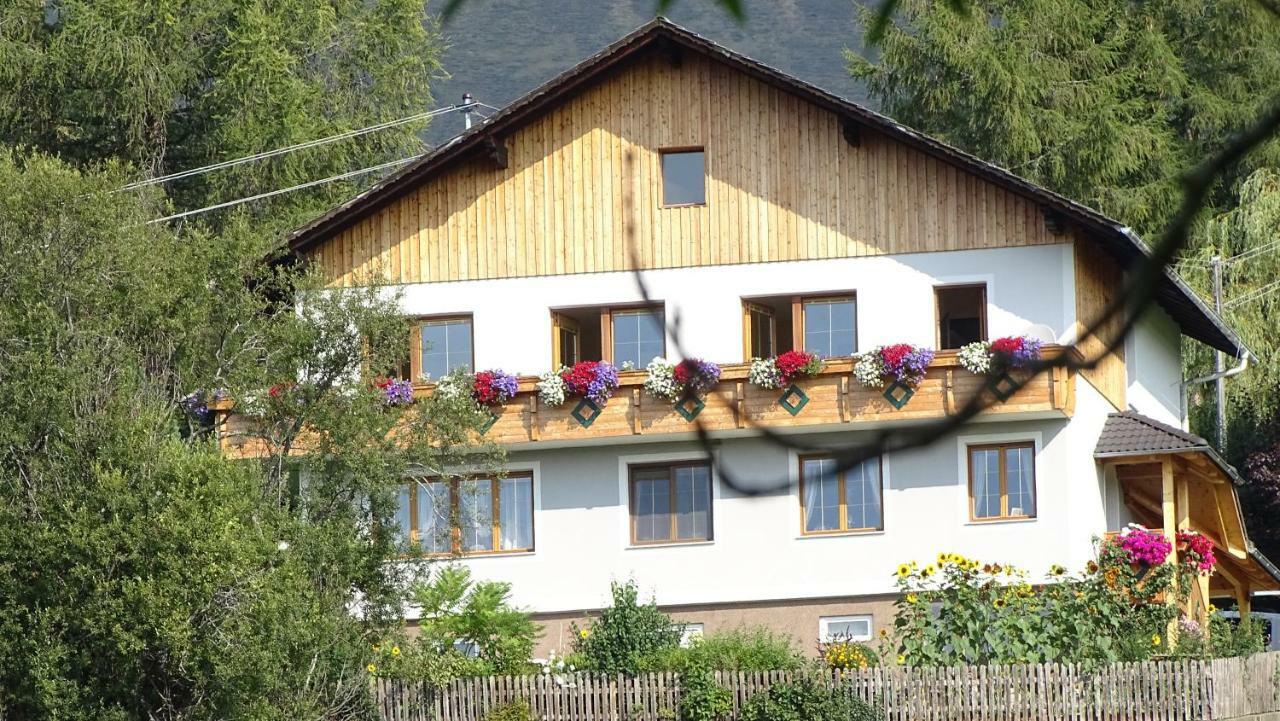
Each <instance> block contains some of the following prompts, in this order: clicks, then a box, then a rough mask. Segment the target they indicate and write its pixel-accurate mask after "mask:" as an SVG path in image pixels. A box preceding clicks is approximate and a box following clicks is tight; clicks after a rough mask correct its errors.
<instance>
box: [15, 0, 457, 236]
mask: <svg viewBox="0 0 1280 721" xmlns="http://www.w3.org/2000/svg"><path fill="white" fill-rule="evenodd" d="M440 49H441V41H440V38H439V34H438V32H437V29H436V24H435V22H434V20H433V19H432V17H431V16H430V15H428V14H427V13H426V9H425V8H424V5H423V3H422V2H421V0H378V1H377V2H365V1H364V0H334V1H333V2H325V3H316V2H311V1H310V0H278V1H276V2H270V3H243V2H236V1H235V0H194V1H192V2H184V3H180V4H170V5H166V4H156V3H153V2H147V1H146V0H108V1H106V2H102V1H99V0H58V1H57V2H53V1H50V2H17V3H5V4H3V5H0V140H2V141H3V142H5V143H8V144H10V145H14V146H29V147H33V148H37V149H41V150H44V151H45V152H48V153H55V154H57V155H59V156H60V157H62V158H63V159H65V160H67V161H68V162H73V163H77V164H81V165H84V164H87V163H92V162H94V161H99V160H107V159H116V160H121V161H124V162H127V163H130V164H131V165H132V166H133V167H135V168H136V169H137V170H138V171H139V172H141V173H142V174H144V175H148V176H157V175H161V174H165V173H171V172H174V171H180V170H185V169H190V168H195V167H199V166H204V165H207V164H210V163H214V162H220V161H224V160H229V159H232V158H237V157H241V156H244V155H248V154H250V153H255V152H260V151H266V150H271V149H274V148H280V147H283V146H287V145H292V144H295V143H300V142H304V141H309V140H314V139H317V138H321V137H326V136H329V135H333V134H336V133H341V132H345V131H349V130H354V129H357V128H363V127H366V126H369V125H373V124H375V123H380V122H384V121H388V120H392V119H397V118H402V117H406V116H409V115H412V114H416V113H420V112H422V111H424V110H426V109H428V108H429V107H430V106H431V104H432V100H431V95H430V91H429V83H430V82H431V80H432V78H433V77H435V76H437V75H438V74H440V72H441V71H440V66H439V61H438V59H439V52H440ZM423 126H424V123H410V124H406V125H402V126H398V127H396V128H392V129H388V130H383V131H379V132H376V133H371V134H368V135H364V136H362V137H360V138H358V139H354V140H348V141H343V142H339V143H334V144H329V145H324V146H322V147H320V148H316V149H313V150H308V151H303V152H294V153H289V154H287V155H281V156H278V157H275V158H272V159H270V160H266V161H260V162H254V163H249V164H246V165H242V166H238V167H235V168H231V169H228V170H223V171H219V172H216V173H210V174H205V175H200V176H195V177H192V178H188V179H184V180H181V181H175V182H174V183H172V184H171V185H170V190H171V195H172V198H171V199H172V201H173V203H174V205H175V206H176V207H177V208H178V209H180V210H185V209H192V208H197V207H202V206H205V205H210V204H213V203H216V202H221V201H226V200H231V199H235V198H238V197H242V196H246V195H250V194H254V193H259V192H263V191H269V190H275V189H279V188H284V187H288V186H291V185H295V184H297V183H300V182H303V181H306V180H313V179H318V178H322V177H327V176H330V175H334V174H337V173H340V172H343V171H347V170H353V169H357V168H362V167H367V166H370V165H374V164H376V163H379V162H382V161H386V160H391V159H395V158H400V157H405V156H407V155H410V154H412V153H415V152H420V151H421V150H422V145H421V142H420V141H419V140H418V137H417V133H418V132H419V131H420V130H421V129H422V128H423ZM129 179H130V178H127V177H125V178H121V181H122V183H121V184H123V181H127V180H129ZM356 182H358V181H356ZM353 189H354V186H353V185H352V184H350V183H334V184H330V185H328V186H324V187H322V188H320V189H317V190H313V191H308V192H307V193H294V194H288V195H285V196H280V197H278V198H275V199H272V200H270V201H264V202H259V203H256V204H254V206H253V207H252V209H249V210H248V212H251V213H252V215H253V217H254V219H255V223H254V225H253V227H254V228H255V229H256V230H257V231H258V232H261V233H263V234H264V235H271V234H272V233H273V232H275V231H279V230H281V229H286V228H289V227H292V226H294V225H296V224H297V223H298V222H299V221H300V220H302V219H303V218H305V217H306V216H307V215H308V214H314V213H315V212H318V211H320V210H322V209H324V208H327V207H329V206H331V205H334V204H336V203H337V202H340V201H341V200H344V199H346V198H347V197H349V195H350V194H351V193H352V191H353ZM211 217H213V216H211ZM220 217H227V216H220Z"/></svg>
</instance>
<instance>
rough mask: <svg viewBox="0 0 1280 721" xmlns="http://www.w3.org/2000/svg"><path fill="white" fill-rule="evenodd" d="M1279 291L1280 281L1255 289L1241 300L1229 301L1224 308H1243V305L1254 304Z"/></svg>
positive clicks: (1241, 297) (1240, 298)
mask: <svg viewBox="0 0 1280 721" xmlns="http://www.w3.org/2000/svg"><path fill="white" fill-rule="evenodd" d="M1277 290H1280V280H1275V281H1272V282H1270V283H1267V284H1266V285H1264V286H1262V287H1260V288H1254V289H1253V290H1251V291H1249V292H1248V293H1246V294H1244V295H1243V296H1240V297H1239V298H1234V299H1232V300H1230V301H1227V303H1225V304H1224V305H1223V307H1224V308H1235V307H1236V306H1241V305H1244V304H1245V303H1252V302H1253V301H1255V300H1258V299H1260V298H1264V297H1266V296H1268V295H1271V294H1272V293H1274V292H1275V291H1277Z"/></svg>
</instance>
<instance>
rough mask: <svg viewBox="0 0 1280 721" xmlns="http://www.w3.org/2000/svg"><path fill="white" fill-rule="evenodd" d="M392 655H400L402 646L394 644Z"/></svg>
mask: <svg viewBox="0 0 1280 721" xmlns="http://www.w3.org/2000/svg"><path fill="white" fill-rule="evenodd" d="M391 655H392V656H399V655H400V647H399V646H392V647H391Z"/></svg>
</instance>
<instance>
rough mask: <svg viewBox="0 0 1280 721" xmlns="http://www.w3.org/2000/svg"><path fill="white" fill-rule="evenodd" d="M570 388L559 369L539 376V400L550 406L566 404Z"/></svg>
mask: <svg viewBox="0 0 1280 721" xmlns="http://www.w3.org/2000/svg"><path fill="white" fill-rule="evenodd" d="M567 394H568V388H566V387H565V384H564V379H563V378H561V377H560V372H559V371H550V372H547V373H543V374H542V375H540V376H538V401H539V402H540V403H543V404H545V405H548V406H559V405H563V404H564V400H565V396H566V395H567Z"/></svg>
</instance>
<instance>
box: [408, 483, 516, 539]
mask: <svg viewBox="0 0 1280 721" xmlns="http://www.w3.org/2000/svg"><path fill="white" fill-rule="evenodd" d="M399 503H400V505H399V508H398V509H397V512H396V521H397V522H398V523H399V524H400V531H401V534H402V535H401V541H402V543H403V544H404V545H405V547H406V548H416V549H417V550H419V551H421V552H422V553H425V554H430V555H438V554H449V553H456V554H461V555H469V554H483V553H497V552H504V551H531V550H533V475H532V474H530V473H527V472H524V473H511V474H508V475H507V476H506V477H505V478H466V479H461V480H452V481H446V480H437V479H423V480H418V481H415V482H413V483H410V484H408V485H406V486H404V487H402V488H401V489H400V497H399Z"/></svg>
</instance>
